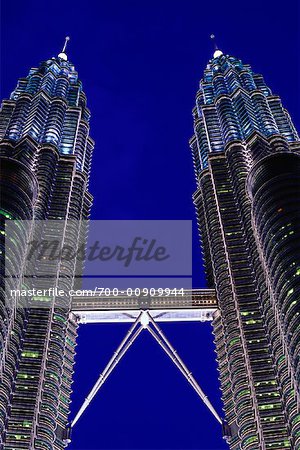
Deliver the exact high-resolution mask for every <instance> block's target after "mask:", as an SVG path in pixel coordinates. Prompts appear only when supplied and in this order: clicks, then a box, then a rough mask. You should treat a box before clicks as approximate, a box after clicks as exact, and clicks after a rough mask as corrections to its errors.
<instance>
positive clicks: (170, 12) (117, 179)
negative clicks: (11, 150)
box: [1, 0, 300, 450]
mask: <svg viewBox="0 0 300 450" xmlns="http://www.w3.org/2000/svg"><path fill="white" fill-rule="evenodd" d="M298 18H299V14H298V13H297V10H296V1H295V3H293V1H292V0H287V1H285V2H284V3H283V4H282V3H281V4H278V5H276V3H275V2H274V0H265V1H263V0H253V1H251V2H240V1H230V0H228V1H221V0H215V1H203V0H184V1H183V0H151V1H150V0H140V1H133V0H131V1H129V0H110V1H109V0H106V1H103V0H98V1H96V0H90V1H82V0H81V1H80V0H72V1H70V0H61V1H57V0H52V1H51V2H50V1H47V2H46V1H44V0H27V1H23V0H14V1H9V0H7V1H6V2H3V5H2V39H1V45H2V65H1V72H2V74H1V75H2V77H1V78H2V83H1V84H2V93H1V97H8V96H9V93H10V92H11V91H12V89H13V88H14V87H15V85H16V81H17V78H18V77H21V76H26V75H27V73H28V70H29V68H30V67H32V66H36V65H37V64H38V63H39V62H40V61H42V60H44V59H48V58H49V57H52V56H54V55H56V54H58V53H59V50H60V49H61V47H62V44H63V41H64V36H66V35H70V36H71V41H70V43H69V48H68V55H69V59H70V60H71V61H72V62H73V63H74V64H75V67H76V69H77V70H78V71H79V75H80V78H81V80H82V81H83V86H84V91H85V92H86V94H87V98H88V105H89V108H90V109H91V112H92V121H91V135H92V137H93V138H94V139H95V141H96V147H95V153H94V159H93V166H92V176H91V187H90V190H91V192H92V194H93V195H94V197H95V200H94V207H93V210H92V218H94V219H95V218H97V219H193V220H194V221H195V214H194V208H193V205H192V201H191V196H192V193H193V191H194V189H195V182H194V175H193V168H192V159H191V155H190V151H189V146H188V140H189V138H190V137H191V136H192V132H193V130H192V116H191V111H192V108H193V106H194V98H195V94H196V91H197V87H198V83H199V80H200V78H201V76H202V73H203V70H204V68H205V65H206V63H207V61H208V60H209V58H210V57H211V56H212V44H211V42H210V40H209V35H210V34H211V33H215V34H216V35H217V41H218V45H219V47H220V48H221V49H222V50H223V51H224V52H225V53H230V54H232V55H235V56H237V57H239V58H241V59H242V60H243V61H244V62H246V63H250V64H251V65H252V67H253V69H254V70H255V71H256V72H260V73H262V74H263V75H264V77H265V80H266V82H267V84H268V85H269V86H270V87H271V89H272V90H273V92H274V93H277V94H279V95H280V96H281V97H282V100H283V103H284V105H285V106H286V107H287V109H288V110H289V112H290V114H291V116H292V118H293V119H294V122H295V124H296V126H297V128H298V129H299V128H300V127H299V124H300V113H299V107H298V105H299V81H298V80H299V63H298V53H299V36H297V26H298V23H297V21H298ZM194 228H195V230H196V226H195V227H194ZM193 283H194V286H195V287H204V286H205V281H204V275H203V269H202V266H201V258H200V250H199V246H198V244H197V240H196V231H195V242H194V249H193ZM127 328H128V326H126V325H89V326H88V325H85V326H84V325H83V326H82V327H81V329H80V333H79V339H78V347H77V352H78V354H77V358H76V361H77V362H76V375H75V382H74V385H73V387H74V394H73V405H72V411H73V413H72V416H73V415H74V413H75V412H77V410H78V408H79V407H80V406H81V403H82V401H83V400H84V398H85V396H86V395H87V394H88V392H89V391H90V389H91V387H92V386H93V384H94V382H95V381H96V379H97V377H98V375H99V374H100V372H101V371H102V370H103V368H104V366H105V364H106V362H107V361H108V359H109V358H110V356H111V354H112V352H113V350H114V349H115V348H116V347H117V345H118V344H119V342H120V340H121V339H122V338H123V336H124V335H125V333H126V330H127ZM163 328H164V330H165V332H166V334H167V336H168V337H169V338H170V340H171V342H172V343H173V345H174V346H175V348H176V349H177V350H178V352H179V354H180V355H181V356H182V357H183V359H184V360H185V362H186V363H187V365H188V366H189V368H190V369H191V370H192V372H193V374H194V375H195V377H196V378H197V379H198V380H199V381H200V384H201V386H202V388H203V390H204V391H205V392H206V393H207V394H208V396H209V398H210V399H211V401H212V402H213V404H214V405H215V406H216V408H217V409H218V410H219V411H220V412H221V404H220V400H219V391H218V380H217V371H216V363H215V361H214V358H215V354H214V350H213V338H212V334H211V326H210V324H190V325H186V324H178V325H170V324H169V325H165V326H164V327H163ZM70 448H71V449H74V450H75V449H81V450H85V449H99V450H100V449H140V450H141V449H178V450H179V449H181V450H183V449H184V450H187V449H197V450H208V449H210V450H221V449H225V448H227V447H226V445H225V443H224V441H223V439H222V436H221V430H220V427H219V425H218V423H217V422H216V420H215V419H214V418H213V417H212V416H211V414H210V413H209V412H208V411H207V410H206V408H205V407H204V406H203V405H202V404H201V401H200V399H199V398H198V397H197V396H196V394H195V393H194V391H193V390H192V388H191V387H190V386H189V385H188V384H187V382H186V380H185V379H184V378H183V377H182V375H181V374H180V373H178V372H177V371H176V370H175V368H174V367H173V365H172V363H171V362H170V361H169V360H168V358H167V357H166V355H165V354H164V353H163V352H162V350H161V349H160V348H159V346H158V345H157V344H156V342H154V341H153V340H152V338H151V337H150V336H149V335H148V334H147V333H144V334H142V335H141V336H140V337H139V339H138V341H137V342H136V343H135V345H134V346H133V347H132V348H131V349H130V351H129V353H128V354H127V355H126V357H125V358H124V360H122V361H121V363H120V364H119V365H118V367H117V369H116V371H115V372H114V373H113V375H112V376H111V378H109V380H108V381H107V383H106V384H105V385H104V387H103V389H102V390H101V391H100V392H99V394H98V396H97V398H96V399H95V400H94V401H93V403H92V404H91V405H90V407H89V408H88V410H87V411H86V413H85V414H84V415H83V416H82V418H81V419H80V421H79V422H78V424H77V426H76V427H75V428H74V432H73V442H72V444H71V446H70Z"/></svg>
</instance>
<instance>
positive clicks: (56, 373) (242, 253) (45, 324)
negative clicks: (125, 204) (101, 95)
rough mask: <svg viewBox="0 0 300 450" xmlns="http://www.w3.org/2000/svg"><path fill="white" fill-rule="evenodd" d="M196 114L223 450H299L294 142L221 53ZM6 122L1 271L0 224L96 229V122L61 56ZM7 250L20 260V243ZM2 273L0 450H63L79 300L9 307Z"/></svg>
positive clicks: (22, 88) (280, 111)
mask: <svg viewBox="0 0 300 450" xmlns="http://www.w3.org/2000/svg"><path fill="white" fill-rule="evenodd" d="M193 117H194V136H193V137H192V139H191V141H190V146H191V150H192V156H193V162H194V168H195V175H196V183H197V190H196V192H195V194H194V203H195V206H196V211H197V218H198V224H199V229H200V235H201V247H202V251H203V255H204V260H205V268H206V274H207V283H208V287H209V288H214V289H215V290H216V294H217V300H218V309H217V311H216V312H215V314H214V320H213V333H214V336H215V345H216V351H217V359H218V365H219V374H220V383H221V390H222V400H223V405H224V413H225V418H226V422H227V424H228V427H229V430H230V431H229V433H228V443H229V446H230V449H231V450H259V449H261V450H283V449H290V450H297V449H300V402H299V400H300V387H299V386H300V382H299V377H300V208H299V198H300V142H299V137H298V135H297V132H296V130H295V128H294V126H293V123H292V121H291V119H290V117H289V114H288V113H287V111H286V110H285V109H284V108H283V106H282V104H281V101H280V98H279V97H278V96H276V95H273V94H272V92H271V91H270V89H269V88H268V87H267V86H266V84H265V82H264V80H263V77H262V76H261V75H258V74H255V73H253V72H252V70H251V67H250V66H248V65H244V64H243V63H242V62H241V61H240V60H238V59H237V58H234V57H232V56H228V55H224V54H223V53H222V52H221V51H220V50H217V51H216V52H215V54H214V55H213V58H212V59H211V60H210V61H209V63H208V65H207V67H206V69H205V71H204V77H203V79H202V80H201V82H200V89H199V91H198V93H197V96H196V106H195V108H194V110H193ZM0 119H1V123H0V161H1V166H0V177H1V178H0V182H1V209H0V215H1V235H0V237H1V242H0V245H1V254H0V257H1V259H2V261H1V262H2V263H3V265H2V267H4V256H3V255H4V252H3V249H4V239H5V222H7V221H9V220H20V223H22V221H23V220H30V219H32V218H34V219H38V220H56V219H73V220H75V221H78V220H81V219H88V218H89V213H90V208H91V205H92V197H91V195H90V193H89V191H88V185H89V175H90V170H91V156H92V151H93V147H94V143H93V141H92V139H91V138H90V137H89V119H90V112H89V110H88V108H87V106H86V97H85V94H84V92H83V91H82V85H81V82H80V81H79V79H78V74H77V72H76V71H75V69H74V66H73V65H72V63H70V62H69V61H68V58H67V55H66V53H65V48H64V49H63V52H62V53H60V54H59V56H58V57H57V58H52V59H50V60H47V61H45V62H43V63H42V64H41V65H40V66H39V67H38V68H34V69H31V70H30V72H29V74H28V76H27V77H26V78H21V79H20V80H19V82H18V85H17V87H16V89H15V90H14V91H13V92H12V94H11V97H10V99H9V100H4V101H3V103H2V107H1V112H0ZM9 239H11V238H9ZM10 245H12V246H15V248H16V255H18V254H20V258H21V253H22V251H23V250H22V246H18V242H13V239H12V242H10ZM5 263H6V264H7V262H5ZM1 270H2V274H1V275H2V276H3V280H2V282H1V286H0V287H1V299H0V379H1V384H0V442H1V448H3V449H7V450H13V449H22V450H25V449H35V450H42V449H43V450H60V449H63V448H64V447H65V446H66V439H65V428H66V424H67V423H68V416H69V406H70V394H71V383H72V375H73V371H74V369H73V366H74V354H75V351H74V348H75V345H76V329H77V326H78V323H77V320H76V316H75V315H74V314H73V313H72V312H70V310H71V305H70V301H71V300H70V299H66V300H65V304H63V305H62V304H59V305H56V304H54V307H52V308H14V305H13V304H12V305H11V304H10V303H9V305H10V307H8V302H7V298H6V296H7V294H6V291H5V286H4V272H3V270H4V269H1ZM60 270H61V269H60ZM67 270H69V271H70V274H71V273H73V272H74V270H73V268H72V267H68V268H67ZM60 276H61V273H60V272H59V271H58V273H57V277H58V278H59V277H60Z"/></svg>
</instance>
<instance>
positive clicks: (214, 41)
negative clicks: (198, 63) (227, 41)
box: [210, 34, 223, 58]
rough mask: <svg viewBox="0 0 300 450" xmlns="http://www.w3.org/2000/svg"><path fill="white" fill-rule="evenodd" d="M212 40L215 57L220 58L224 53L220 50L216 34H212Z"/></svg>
mask: <svg viewBox="0 0 300 450" xmlns="http://www.w3.org/2000/svg"><path fill="white" fill-rule="evenodd" d="M210 38H211V40H212V41H213V43H214V48H215V51H214V58H218V57H219V56H221V55H223V52H222V51H221V50H219V48H218V46H217V42H216V36H215V35H214V34H211V35H210Z"/></svg>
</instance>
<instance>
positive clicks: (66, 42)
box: [58, 36, 70, 61]
mask: <svg viewBox="0 0 300 450" xmlns="http://www.w3.org/2000/svg"><path fill="white" fill-rule="evenodd" d="M69 40H70V37H69V36H66V38H65V43H64V46H63V49H62V51H61V53H60V54H59V55H58V57H59V58H60V59H63V60H64V61H68V56H67V54H66V48H67V44H68V42H69Z"/></svg>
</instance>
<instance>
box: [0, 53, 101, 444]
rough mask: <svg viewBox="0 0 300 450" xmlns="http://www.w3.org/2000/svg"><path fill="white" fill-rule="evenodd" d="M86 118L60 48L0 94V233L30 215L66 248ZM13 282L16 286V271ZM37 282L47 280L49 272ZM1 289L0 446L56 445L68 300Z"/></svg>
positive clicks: (66, 373) (64, 395) (67, 274)
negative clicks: (18, 296) (5, 95)
mask: <svg viewBox="0 0 300 450" xmlns="http://www.w3.org/2000/svg"><path fill="white" fill-rule="evenodd" d="M89 120H90V112H89V110H88V108H87V106H86V96H85V94H84V92H83V90H82V84H81V82H80V80H79V79H78V74H77V72H76V71H75V68H74V66H73V64H72V63H71V62H69V61H68V58H67V55H66V53H65V47H64V49H63V51H62V53H60V54H59V55H58V57H56V58H52V59H49V60H47V61H44V62H42V63H41V64H40V66H39V67H38V68H34V69H31V70H30V72H29V74H28V76H27V77H26V78H21V79H20V80H19V82H18V85H17V87H16V89H15V90H14V91H13V92H12V94H11V97H10V99H9V100H4V101H3V103H2V107H1V113H0V121H1V125H0V159H1V161H0V166H1V187H2V198H1V218H2V219H3V220H2V224H1V227H2V228H1V238H4V237H5V229H4V221H5V220H10V219H13V220H19V219H21V220H22V219H23V220H24V219H31V218H33V219H35V220H37V223H39V224H42V223H43V221H46V220H47V221H59V220H60V221H61V223H62V224H63V225H62V227H63V229H62V233H63V235H64V236H65V237H63V238H62V239H63V243H67V244H70V245H72V248H74V249H76V245H78V236H77V233H72V232H71V233H70V232H69V233H66V232H65V231H66V230H65V227H66V225H64V224H65V223H67V222H66V220H68V221H70V220H71V221H75V222H76V223H80V221H81V220H84V219H88V217H89V213H90V208H91V204H92V197H91V195H90V194H89V192H88V184H89V174H90V167H91V156H92V151H93V147H94V144H93V141H92V140H91V138H90V137H89ZM39 232H40V233H41V235H44V234H45V233H49V230H48V231H47V230H46V231H45V229H43V226H41V228H40V231H39ZM43 233H44V234H43ZM79 234H80V232H79ZM1 245H2V246H3V241H2V242H1ZM9 245H13V244H12V242H9ZM16 254H19V253H18V252H16ZM2 262H3V261H2ZM5 264H6V265H7V261H5ZM74 264H76V261H73V262H72V263H70V264H66V263H65V264H63V265H60V264H58V265H57V266H56V267H55V268H54V269H55V272H54V273H55V277H54V279H53V280H52V282H51V283H52V285H53V286H59V285H60V286H63V287H65V288H66V289H67V288H70V287H72V284H73V283H74V278H75V275H74V274H75V271H74ZM2 267H3V265H2ZM42 270H43V267H42V268H41V273H44V272H42ZM2 275H3V273H2ZM66 280H67V281H66ZM23 283H24V284H25V287H26V283H27V281H26V279H25V280H24V281H23ZM41 283H42V284H39V287H41V286H42V285H43V281H42V282H41ZM44 283H45V284H44V286H45V287H49V280H48V281H47V280H46V281H44ZM47 283H48V285H47ZM6 288H7V286H6ZM6 296H7V291H6V294H5V291H4V285H2V286H1V305H0V320H1V331H0V333H1V342H0V364H1V366H0V370H1V387H0V441H1V448H5V449H33V448H34V449H62V448H64V447H65V428H66V424H67V422H68V414H69V404H70V394H71V383H72V374H73V364H74V353H75V351H74V347H75V340H76V329H77V324H76V320H75V317H74V316H73V315H72V313H71V312H70V310H71V299H70V298H68V296H66V297H64V299H63V300H61V299H60V301H59V302H58V301H57V299H56V298H55V297H45V298H43V302H44V305H40V304H39V303H37V304H36V305H33V306H34V307H32V308H31V307H30V308H27V307H26V308H24V307H23V308H20V307H18V305H17V304H16V303H15V304H14V303H13V302H12V303H11V308H8V307H7V304H6V303H5V302H6V300H7V298H5V297H6ZM31 301H34V299H31Z"/></svg>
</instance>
